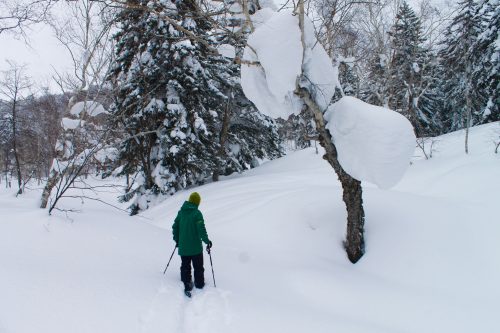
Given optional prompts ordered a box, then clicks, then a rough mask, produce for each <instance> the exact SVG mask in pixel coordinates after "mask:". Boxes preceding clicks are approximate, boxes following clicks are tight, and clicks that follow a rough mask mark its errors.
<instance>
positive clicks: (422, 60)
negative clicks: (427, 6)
mask: <svg viewBox="0 0 500 333" xmlns="http://www.w3.org/2000/svg"><path fill="white" fill-rule="evenodd" d="M389 35H390V36H391V54H392V57H391V63H390V67H389V80H388V89H389V91H388V95H389V96H388V97H389V99H388V105H389V107H390V108H391V109H393V110H396V111H398V112H400V113H402V114H403V115H404V116H406V117H407V118H408V119H409V120H410V122H411V123H412V125H413V127H414V128H415V131H416V133H417V136H420V135H424V134H428V133H432V132H434V131H435V128H436V127H437V124H436V123H435V122H434V121H433V113H435V112H436V111H437V110H434V109H433V105H432V102H433V98H432V96H430V89H429V88H430V87H431V86H432V85H433V84H434V77H433V76H434V74H435V73H434V72H435V71H434V68H435V66H433V63H432V57H431V55H430V52H429V50H428V49H427V48H426V46H425V44H424V43H425V38H424V37H423V33H422V24H421V22H420V19H419V18H418V17H417V15H416V14H415V12H414V11H413V9H411V7H410V6H409V5H408V3H406V2H405V1H403V2H402V4H401V6H400V8H399V11H398V13H397V16H396V22H395V24H394V26H393V27H392V30H391V32H389ZM381 74H382V75H383V73H381Z"/></svg>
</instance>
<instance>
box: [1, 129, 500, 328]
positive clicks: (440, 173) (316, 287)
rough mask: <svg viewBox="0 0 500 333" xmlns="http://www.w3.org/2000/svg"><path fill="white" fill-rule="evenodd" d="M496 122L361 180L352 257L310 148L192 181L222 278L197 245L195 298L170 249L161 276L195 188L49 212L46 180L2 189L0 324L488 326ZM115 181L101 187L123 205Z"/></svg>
mask: <svg viewBox="0 0 500 333" xmlns="http://www.w3.org/2000/svg"><path fill="white" fill-rule="evenodd" d="M499 133H500V124H499V123H493V124H489V125H484V126H480V127H475V128H473V129H472V131H471V138H470V154H469V155H465V153H464V152H463V140H464V139H463V132H456V133H451V134H448V135H445V136H442V137H440V138H437V139H436V143H435V145H434V147H435V151H434V153H433V155H434V156H433V158H432V159H430V160H425V159H423V158H422V157H421V156H420V155H421V154H420V152H419V151H418V150H416V152H415V158H414V159H413V165H412V166H411V167H410V168H409V169H408V171H407V173H406V174H405V176H404V177H403V180H402V181H401V182H400V183H399V184H398V185H397V186H396V187H395V188H393V189H391V190H380V189H378V188H376V187H375V186H374V185H371V184H365V186H364V204H365V213H366V235H365V236H366V254H365V256H364V257H363V258H362V259H361V260H360V261H359V262H358V263H357V264H356V265H352V264H351V263H350V262H349V261H348V260H347V257H346V255H345V252H344V250H343V248H342V240H343V237H344V230H345V220H346V218H345V217H346V213H345V208H344V204H343V202H342V199H341V193H342V192H341V189H340V187H339V186H340V185H339V183H338V181H337V179H336V176H335V174H334V172H333V170H332V169H331V168H330V167H329V165H328V164H327V163H326V162H325V161H324V160H322V159H321V155H316V154H315V151H314V149H306V150H303V151H298V152H295V153H292V154H289V155H288V156H286V157H284V158H281V159H279V160H275V161H272V162H268V163H266V164H264V165H262V166H261V167H259V168H256V169H253V170H251V171H249V172H246V173H244V174H241V175H237V176H232V177H228V178H225V179H223V180H222V181H220V182H217V183H212V184H208V185H205V186H201V187H199V188H196V190H197V191H198V192H199V193H200V194H201V196H202V203H201V206H200V209H201V211H202V212H203V214H204V216H205V221H206V226H207V230H208V233H209V237H210V238H211V240H212V241H213V243H214V248H213V252H212V259H213V265H214V266H213V267H214V270H215V279H216V282H217V288H214V286H213V281H212V276H211V275H212V274H211V267H210V261H209V258H208V255H206V254H205V279H206V282H207V286H206V287H205V289H204V290H203V291H195V292H194V295H193V298H192V299H188V298H186V297H185V296H184V294H183V292H182V283H181V282H180V281H179V266H180V258H179V257H178V256H177V255H175V256H174V259H173V260H172V263H171V264H170V267H168V270H167V272H166V275H163V274H162V273H163V270H164V269H165V266H166V264H167V262H168V259H169V257H170V254H171V253H172V250H173V248H174V243H173V241H172V240H171V229H170V228H171V224H172V222H173V219H174V217H175V215H176V213H177V211H178V209H179V207H180V205H181V204H182V202H183V201H184V200H185V199H186V198H187V196H188V195H189V193H190V192H189V191H184V192H180V193H178V194H176V195H175V196H173V197H171V198H170V199H168V200H167V201H165V202H163V203H162V204H159V205H157V206H155V207H153V208H151V209H149V210H148V211H146V212H145V213H143V215H142V216H140V217H129V216H127V215H126V214H125V213H123V212H120V211H118V210H116V209H114V208H112V207H109V206H105V205H103V204H101V203H98V202H93V201H88V200H87V201H85V202H81V201H80V200H79V199H74V200H66V201H64V207H65V208H68V209H70V208H71V209H76V210H80V212H70V213H67V214H66V213H63V212H55V213H54V214H53V216H52V217H48V216H47V212H46V211H42V210H40V209H38V208H37V205H38V198H39V195H40V191H39V190H36V189H32V190H31V191H27V193H26V194H24V195H23V196H22V197H20V198H15V196H14V193H15V192H14V191H13V190H6V189H4V188H2V190H1V191H0V220H1V221H0V272H1V273H0V332H1V333H45V332H47V333H68V332H71V333H80V332H81V333H101V332H102V333H110V332H117V333H118V332H119V333H132V332H134V333H136V332H163V333H164V332H189V333H195V332H219V333H234V332H238V333H239V332H242V333H247V332H248V333H249V332H275V331H282V332H349V333H358V332H367V333H371V332H381V333H392V332H394V333H395V332H414V333H422V332H454V333H457V332H494V331H497V330H498V319H497V316H498V310H499V309H500V307H499V301H498V300H499V299H500V285H499V282H498V281H500V260H499V255H500V242H499V241H498V239H499V236H500V222H499V219H498V198H499V195H498V189H499V188H500V177H499V176H500V154H494V145H493V141H494V140H498V136H499ZM1 185H2V187H4V186H5V184H4V183H3V182H2V184H1ZM117 191H118V189H103V192H101V193H99V196H100V198H102V199H104V200H107V201H110V202H113V203H114V204H117V203H116V196H117V194H118V192H117ZM117 205H118V204H117ZM121 207H126V206H124V205H121Z"/></svg>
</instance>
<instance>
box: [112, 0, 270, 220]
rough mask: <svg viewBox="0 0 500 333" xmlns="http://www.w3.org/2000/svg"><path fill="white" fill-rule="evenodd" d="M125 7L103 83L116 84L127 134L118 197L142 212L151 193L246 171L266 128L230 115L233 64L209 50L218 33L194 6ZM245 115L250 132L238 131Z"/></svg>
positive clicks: (234, 95)
mask: <svg viewBox="0 0 500 333" xmlns="http://www.w3.org/2000/svg"><path fill="white" fill-rule="evenodd" d="M128 3H129V6H126V7H125V9H124V10H123V11H122V12H121V14H120V16H119V18H118V21H119V22H120V29H119V31H118V33H117V34H116V35H115V40H116V45H117V46H116V63H115V65H114V68H113V71H112V75H111V77H110V80H111V81H112V82H113V84H114V86H115V87H116V93H115V95H116V101H115V104H114V106H113V111H112V112H113V114H114V117H115V119H116V120H117V122H119V123H120V124H121V126H123V128H124V130H125V132H126V133H127V138H126V139H125V141H124V143H123V145H122V146H121V149H120V156H119V159H120V160H122V161H123V165H122V172H121V173H122V174H125V175H135V174H138V175H139V176H138V182H137V184H138V186H136V187H135V188H134V189H133V190H131V191H130V192H129V193H127V195H126V196H125V197H124V199H126V200H127V199H130V198H131V197H132V196H134V195H136V200H135V202H134V203H133V205H132V207H131V208H132V213H135V212H137V211H139V210H142V209H146V208H147V207H148V202H149V201H150V200H152V197H151V196H150V195H151V194H153V195H156V194H160V193H161V194H173V193H174V192H176V191H177V190H179V189H182V188H185V187H187V186H190V185H195V184H201V183H203V182H204V181H205V180H206V179H207V178H209V177H213V178H214V179H215V180H216V179H217V178H218V175H219V174H227V173H230V172H232V171H240V170H241V169H245V168H247V167H248V168H249V167H251V166H252V163H250V161H252V159H253V157H259V156H260V155H261V154H260V153H258V152H256V145H257V144H258V143H259V140H260V139H262V135H263V133H264V132H265V131H261V130H262V129H263V128H266V127H267V128H269V127H272V126H271V125H272V124H271V123H270V122H268V123H267V124H265V123H264V120H263V119H262V118H255V117H253V116H250V117H249V116H248V114H252V112H249V113H248V114H247V115H245V113H244V112H243V113H242V114H241V115H238V117H236V118H235V117H234V114H235V109H238V108H239V106H238V103H239V102H238V101H239V100H240V99H241V98H242V96H243V93H242V92H241V87H240V85H239V66H238V65H237V64H234V63H233V61H232V59H230V58H229V57H225V56H223V55H221V54H219V53H217V52H216V51H215V50H216V48H217V46H219V44H220V31H219V33H217V34H213V32H214V31H215V30H214V29H215V26H214V25H213V21H212V20H209V19H208V18H207V17H206V16H205V15H204V13H203V12H202V10H201V9H200V7H199V6H198V3H197V2H196V1H193V0H181V1H177V2H175V3H174V2H170V1H164V2H155V1H147V0H134V1H132V0H130V1H129V2H128ZM146 8H147V10H145V9H146ZM216 36H217V37H216ZM247 104H249V105H250V104H251V103H247ZM245 107H246V106H245ZM252 107H253V105H252ZM245 117H247V118H248V117H249V118H248V119H252V120H256V119H260V120H261V121H260V122H257V121H253V122H252V121H250V123H252V124H253V128H257V129H258V130H257V131H254V132H249V131H248V130H241V127H242V126H240V125H241V124H243V123H245V122H243V121H240V120H241V119H245ZM252 117H253V118H252ZM239 118H241V119H240V120H238V119H239ZM238 127H239V128H238ZM249 133H252V139H249V138H246V137H245V135H248V134H249ZM270 133H271V134H270V135H268V136H267V138H271V137H273V134H272V130H271V132H270ZM236 147H238V149H236ZM269 147H274V148H271V150H272V149H275V148H276V147H278V146H277V145H274V146H273V145H268V146H264V149H265V151H266V152H269ZM278 152H279V150H278ZM273 154H274V155H273ZM278 154H279V153H278ZM267 155H269V154H266V156H265V157H274V156H276V154H275V152H271V153H270V155H272V156H267ZM262 157H264V156H262ZM253 165H255V163H254V164H253Z"/></svg>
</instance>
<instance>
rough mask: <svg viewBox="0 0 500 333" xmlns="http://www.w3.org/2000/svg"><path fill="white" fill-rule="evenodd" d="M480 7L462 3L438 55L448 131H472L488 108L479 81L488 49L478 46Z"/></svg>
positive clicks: (472, 2)
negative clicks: (480, 63)
mask: <svg viewBox="0 0 500 333" xmlns="http://www.w3.org/2000/svg"><path fill="white" fill-rule="evenodd" d="M478 9H479V8H478V4H477V3H476V2H475V1H474V0H464V1H462V2H460V3H459V12H458V14H457V15H456V16H455V17H454V18H453V20H452V23H451V24H450V26H448V27H447V29H446V31H445V39H444V41H443V43H442V44H443V48H442V49H441V50H440V52H439V57H440V66H441V73H442V76H443V78H444V84H443V89H444V96H445V105H444V110H443V113H444V116H443V118H444V119H445V121H446V125H447V127H448V131H454V130H458V129H461V128H464V127H466V128H469V127H470V126H472V125H474V124H476V123H478V122H479V119H480V118H481V117H482V115H481V113H482V112H481V110H482V109H483V108H484V106H485V105H486V96H485V95H484V89H481V88H480V84H478V83H479V82H478V81H477V79H478V78H480V77H483V76H484V73H481V72H482V69H481V68H480V66H478V63H479V61H478V59H479V58H480V54H482V53H484V52H485V50H484V49H483V48H482V47H475V46H477V45H478V44H477V39H478V36H479V34H480V32H481V18H480V15H478Z"/></svg>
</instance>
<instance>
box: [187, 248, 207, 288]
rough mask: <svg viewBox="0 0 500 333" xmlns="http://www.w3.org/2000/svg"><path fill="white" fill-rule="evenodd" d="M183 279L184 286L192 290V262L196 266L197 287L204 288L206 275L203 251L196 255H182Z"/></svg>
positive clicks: (195, 279)
mask: <svg viewBox="0 0 500 333" xmlns="http://www.w3.org/2000/svg"><path fill="white" fill-rule="evenodd" d="M181 260H182V264H181V281H182V282H184V288H185V289H186V290H191V289H192V288H193V286H192V284H191V262H193V268H194V285H195V286H196V288H203V286H205V276H204V275H203V273H204V272H205V269H204V268H203V252H202V253H200V254H197V255H194V256H181Z"/></svg>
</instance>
